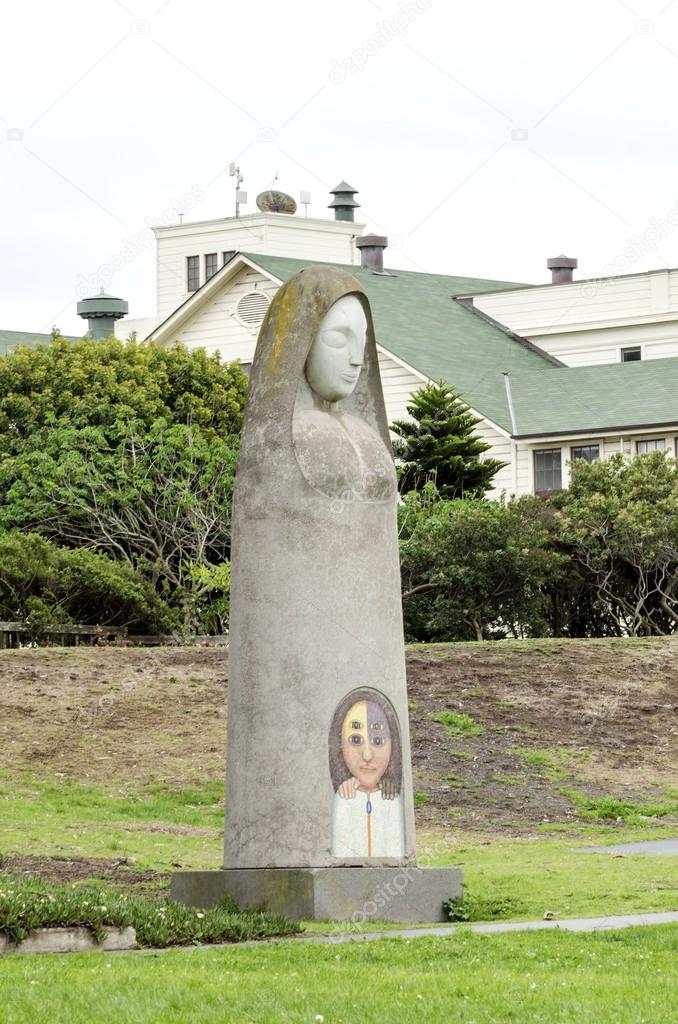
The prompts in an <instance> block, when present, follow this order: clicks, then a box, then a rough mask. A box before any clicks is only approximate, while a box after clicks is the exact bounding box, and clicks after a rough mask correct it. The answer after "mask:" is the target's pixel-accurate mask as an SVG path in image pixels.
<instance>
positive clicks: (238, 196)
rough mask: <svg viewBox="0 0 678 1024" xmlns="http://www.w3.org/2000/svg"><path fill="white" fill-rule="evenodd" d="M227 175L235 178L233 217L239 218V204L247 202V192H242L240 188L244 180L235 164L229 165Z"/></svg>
mask: <svg viewBox="0 0 678 1024" xmlns="http://www.w3.org/2000/svg"><path fill="white" fill-rule="evenodd" d="M228 173H229V175H230V176H231V177H232V178H235V215H236V217H239V216H240V204H241V203H243V204H244V203H246V202H247V192H243V191H242V189H241V188H240V186H241V185H242V183H243V181H244V180H245V179H244V178H243V176H242V174H241V173H240V168H239V167H237V166H236V165H235V163H231V164H229V167H228Z"/></svg>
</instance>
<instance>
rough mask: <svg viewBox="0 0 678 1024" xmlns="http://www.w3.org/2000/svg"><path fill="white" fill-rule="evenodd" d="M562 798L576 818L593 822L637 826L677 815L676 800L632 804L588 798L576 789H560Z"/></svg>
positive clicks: (625, 801)
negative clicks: (646, 819) (623, 823)
mask: <svg viewBox="0 0 678 1024" xmlns="http://www.w3.org/2000/svg"><path fill="white" fill-rule="evenodd" d="M560 792H561V793H562V795H563V796H565V797H567V799H568V800H571V801H572V803H573V804H574V807H575V812H576V814H577V817H579V818H584V819H589V820H595V821H624V822H626V823H627V824H629V825H637V824H640V823H641V822H642V820H643V819H644V818H665V817H666V816H667V815H669V814H676V813H678V800H675V799H670V800H668V801H666V802H665V803H656V804H655V803H645V804H643V803H633V802H632V801H630V800H620V799H618V798H617V797H614V796H600V797H589V796H586V795H585V794H584V793H580V792H578V791H577V790H576V789H566V788H561V789H560Z"/></svg>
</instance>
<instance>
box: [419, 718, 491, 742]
mask: <svg viewBox="0 0 678 1024" xmlns="http://www.w3.org/2000/svg"><path fill="white" fill-rule="evenodd" d="M431 721H432V722H438V723H439V724H440V725H444V726H445V730H446V732H447V735H448V736H454V737H455V739H458V738H459V737H463V738H464V739H471V738H472V737H474V736H482V735H483V733H484V732H485V729H484V727H483V726H482V725H480V723H479V722H474V720H473V719H472V718H471V716H470V715H463V714H460V713H458V712H456V711H436V712H434V714H432V715H431Z"/></svg>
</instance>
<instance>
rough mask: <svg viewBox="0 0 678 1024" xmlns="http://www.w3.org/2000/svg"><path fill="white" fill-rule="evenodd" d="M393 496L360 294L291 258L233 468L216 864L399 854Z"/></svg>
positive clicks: (402, 822) (338, 276)
mask: <svg viewBox="0 0 678 1024" xmlns="http://www.w3.org/2000/svg"><path fill="white" fill-rule="evenodd" d="M396 501H397V490H396V477H395V467H394V464H393V458H392V453H391V449H390V441H389V433H388V424H387V421H386V414H385V410H384V402H383V395H382V391H381V381H380V378H379V368H378V358H377V349H376V343H375V339H374V332H373V328H372V320H371V314H370V310H369V305H368V303H367V299H366V297H365V295H364V293H363V292H362V289H361V288H360V285H359V284H358V283H357V282H356V281H355V280H354V278H352V277H351V276H350V275H349V274H347V273H345V272H343V271H339V270H334V269H331V268H329V267H323V268H314V269H309V270H304V271H302V272H301V273H300V274H297V275H296V276H295V277H294V278H292V279H291V280H290V281H288V282H287V283H286V284H285V285H284V286H283V287H282V288H281V289H280V290H279V292H278V293H277V295H276V297H275V299H274V301H273V303H272V305H271V307H270V310H269V312H268V315H267V318H266V320H265V322H264V324H263V326H262V329H261V333H260V336H259V341H258V344H257V350H256V354H255V357H254V362H253V365H252V372H251V375H250V394H249V400H248V407H247V413H246V417H245V425H244V428H243V434H242V442H241V451H240V458H239V462H238V471H237V477H236V490H235V495H234V505H233V560H232V588H231V634H230V653H229V693H228V746H227V799H226V836H225V856H224V866H225V867H226V868H229V869H230V868H248V869H249V868H283V867H291V868H298V867H314V868H315V867H323V866H325V867H329V866H331V865H344V866H345V865H347V864H352V865H364V864H376V865H389V864H390V865H403V864H414V862H415V846H414V813H413V800H412V783H411V766H410V764H411V759H410V743H409V728H408V717H407V693H406V681H405V659H404V646H403V626H402V611H401V599H400V572H399V561H398V538H397V527H396ZM349 698H350V699H349ZM339 709H343V711H342V715H340V716H339V717H338V710H339ZM351 711H353V712H354V713H352V714H349V712H351ZM355 722H357V723H358V725H357V726H356V728H355V729H353V731H352V736H349V735H348V734H349V732H351V725H352V723H355ZM373 741H374V743H375V744H376V743H377V742H379V743H380V744H381V746H380V747H377V746H374V745H372V743H373ZM349 742H350V743H352V744H353V747H352V748H351V747H349ZM332 744H334V746H333V745H332ZM360 744H363V750H365V751H367V753H366V755H365V756H366V757H369V758H371V764H366V765H365V766H364V770H362V772H361V770H360V768H359V767H358V768H356V769H355V770H351V769H349V767H348V761H346V760H345V758H342V754H341V751H342V750H344V751H347V750H348V751H349V752H350V753H352V754H354V753H355V752H356V748H358V746H359V745H360ZM385 752H386V754H385ZM354 760H357V758H354ZM328 762H332V764H331V765H330V764H328ZM396 769H397V770H396ZM370 777H371V778H372V779H373V785H372V787H370V786H369V782H368V780H369V778H370ZM343 784H346V785H345V787H344V788H341V787H342V785H343ZM351 787H353V788H351ZM281 877H282V876H281Z"/></svg>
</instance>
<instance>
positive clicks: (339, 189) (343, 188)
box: [330, 181, 358, 196]
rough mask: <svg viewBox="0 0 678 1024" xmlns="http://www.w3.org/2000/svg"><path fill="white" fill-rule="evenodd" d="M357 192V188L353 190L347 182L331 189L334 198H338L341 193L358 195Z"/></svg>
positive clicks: (342, 182)
mask: <svg viewBox="0 0 678 1024" xmlns="http://www.w3.org/2000/svg"><path fill="white" fill-rule="evenodd" d="M357 191H358V189H357V188H353V185H349V184H348V182H346V181H340V182H339V184H338V185H335V186H334V188H331V189H330V192H331V194H332V195H333V196H336V195H337V193H339V192H350V193H351V195H356V193H357Z"/></svg>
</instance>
